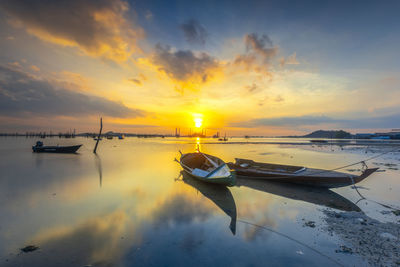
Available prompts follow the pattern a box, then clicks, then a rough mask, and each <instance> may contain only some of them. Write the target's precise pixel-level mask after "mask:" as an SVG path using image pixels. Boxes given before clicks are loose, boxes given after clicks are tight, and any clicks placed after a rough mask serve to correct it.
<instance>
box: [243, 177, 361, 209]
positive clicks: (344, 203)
mask: <svg viewBox="0 0 400 267" xmlns="http://www.w3.org/2000/svg"><path fill="white" fill-rule="evenodd" d="M236 186H238V187H241V186H245V187H249V188H251V189H255V190H258V191H262V192H266V193H269V194H274V195H278V196H282V197H285V198H289V199H293V200H301V201H305V202H308V203H312V204H316V205H320V206H325V207H329V208H334V209H338V210H343V211H357V212H360V211H361V209H360V208H359V207H358V206H357V205H356V204H354V203H353V202H351V201H350V200H348V199H346V198H344V197H343V196H341V195H339V194H337V193H335V192H333V191H331V190H329V189H326V188H318V187H311V186H301V185H293V184H287V183H286V184H285V183H277V182H270V181H262V180H256V179H248V178H247V179H246V178H245V177H240V176H238V177H237V180H236Z"/></svg>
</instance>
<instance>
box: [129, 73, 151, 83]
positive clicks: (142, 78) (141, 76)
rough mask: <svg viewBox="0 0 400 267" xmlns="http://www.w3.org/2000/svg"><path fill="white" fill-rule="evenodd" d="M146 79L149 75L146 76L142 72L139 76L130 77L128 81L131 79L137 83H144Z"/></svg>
mask: <svg viewBox="0 0 400 267" xmlns="http://www.w3.org/2000/svg"><path fill="white" fill-rule="evenodd" d="M146 80H147V77H146V76H144V75H143V74H142V73H140V74H139V75H138V77H137V78H131V79H128V81H131V82H133V83H135V84H137V85H142V84H143V82H144V81H146Z"/></svg>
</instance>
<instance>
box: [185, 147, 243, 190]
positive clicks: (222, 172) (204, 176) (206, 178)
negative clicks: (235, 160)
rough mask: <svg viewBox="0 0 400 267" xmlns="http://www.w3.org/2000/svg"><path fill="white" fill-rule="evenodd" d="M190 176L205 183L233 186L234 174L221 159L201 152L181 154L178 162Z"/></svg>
mask: <svg viewBox="0 0 400 267" xmlns="http://www.w3.org/2000/svg"><path fill="white" fill-rule="evenodd" d="M178 162H179V163H180V164H181V166H182V168H183V170H184V171H185V172H186V173H187V174H189V175H190V176H192V177H194V178H196V179H198V180H200V181H203V182H207V183H214V184H222V185H227V186H233V185H235V182H236V175H235V172H233V171H231V170H230V169H229V167H228V165H227V164H226V163H225V162H224V161H222V160H221V159H219V158H217V157H215V156H211V155H208V154H204V153H201V152H196V153H187V154H182V155H181V158H180V161H178Z"/></svg>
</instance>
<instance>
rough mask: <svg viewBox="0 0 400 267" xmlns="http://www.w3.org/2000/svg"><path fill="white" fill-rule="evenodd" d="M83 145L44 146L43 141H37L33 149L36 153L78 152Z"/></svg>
mask: <svg viewBox="0 0 400 267" xmlns="http://www.w3.org/2000/svg"><path fill="white" fill-rule="evenodd" d="M81 146H82V145H76V146H44V145H43V142H41V141H37V142H36V145H35V146H32V150H33V152H36V153H76V151H77V150H78V149H79V148H80V147H81Z"/></svg>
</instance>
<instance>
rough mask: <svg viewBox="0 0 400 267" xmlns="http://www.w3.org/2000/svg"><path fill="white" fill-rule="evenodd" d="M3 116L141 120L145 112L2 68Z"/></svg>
mask: <svg viewBox="0 0 400 267" xmlns="http://www.w3.org/2000/svg"><path fill="white" fill-rule="evenodd" d="M0 114H1V115H7V116H12V117H13V116H17V117H18V116H26V115H43V116H77V115H99V114H101V115H105V116H110V117H119V118H125V117H132V118H133V117H141V116H144V115H145V112H144V111H142V110H139V109H131V108H128V107H127V106H125V105H124V104H122V103H120V102H115V101H111V100H108V99H106V98H102V97H98V96H91V95H86V94H83V93H80V92H76V91H72V90H68V89H65V87H63V86H62V83H61V84H60V83H57V82H52V81H50V80H44V79H38V78H36V77H34V76H32V75H29V74H27V73H24V72H22V71H19V70H13V69H11V68H8V67H4V66H0Z"/></svg>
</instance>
